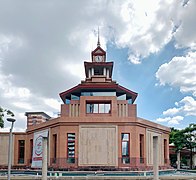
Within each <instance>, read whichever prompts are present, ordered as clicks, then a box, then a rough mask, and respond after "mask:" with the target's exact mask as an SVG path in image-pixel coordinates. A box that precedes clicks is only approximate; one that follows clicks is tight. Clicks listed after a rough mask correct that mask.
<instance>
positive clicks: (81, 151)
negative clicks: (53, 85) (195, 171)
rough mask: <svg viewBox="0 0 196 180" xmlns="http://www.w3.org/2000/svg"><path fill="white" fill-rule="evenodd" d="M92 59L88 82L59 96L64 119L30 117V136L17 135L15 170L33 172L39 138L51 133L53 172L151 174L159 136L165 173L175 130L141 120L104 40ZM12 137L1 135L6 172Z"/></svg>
mask: <svg viewBox="0 0 196 180" xmlns="http://www.w3.org/2000/svg"><path fill="white" fill-rule="evenodd" d="M91 58H92V59H91V61H90V62H84V67H85V75H86V78H85V80H84V81H81V83H80V84H78V85H77V86H75V87H72V88H71V89H68V90H66V91H64V92H61V93H60V97H61V99H62V101H63V104H62V105H61V113H60V116H59V117H57V118H50V117H49V116H48V115H47V114H45V113H44V112H27V113H26V114H25V115H26V116H27V129H26V132H24V133H17V132H15V133H13V139H14V141H13V142H14V144H13V157H14V158H13V162H12V166H13V167H17V168H19V167H21V168H25V167H31V165H32V156H33V157H34V152H35V153H37V154H38V155H40V154H41V153H42V149H41V148H40V147H41V142H42V141H41V139H39V138H40V137H41V135H38V134H39V133H40V132H43V131H45V132H46V131H47V135H46V136H48V166H49V167H50V168H52V169H58V170H59V169H60V170H68V169H69V170H94V169H102V170H151V169H152V167H153V137H154V136H156V137H158V145H159V151H158V158H159V167H160V169H166V168H168V167H170V163H169V132H170V129H169V128H167V127H165V126H162V125H160V124H156V123H154V122H151V121H148V120H145V119H142V118H139V117H137V105H136V104H134V102H135V100H136V98H137V93H136V92H133V91H131V90H129V89H127V88H125V87H123V86H121V85H119V84H118V83H116V82H115V81H113V80H112V74H113V65H114V64H113V62H107V61H106V52H105V51H104V50H103V49H102V48H101V47H100V43H99V41H98V44H97V48H96V49H95V50H94V51H92V53H91ZM8 138H9V134H8V133H0V148H1V153H0V166H1V167H5V166H6V165H7V156H8ZM33 147H34V148H33ZM37 159H39V158H37ZM33 160H36V158H33Z"/></svg>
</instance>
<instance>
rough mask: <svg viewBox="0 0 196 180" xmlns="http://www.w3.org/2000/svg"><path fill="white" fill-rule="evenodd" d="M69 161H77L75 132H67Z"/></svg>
mask: <svg viewBox="0 0 196 180" xmlns="http://www.w3.org/2000/svg"><path fill="white" fill-rule="evenodd" d="M67 162H68V163H75V133H68V134H67Z"/></svg>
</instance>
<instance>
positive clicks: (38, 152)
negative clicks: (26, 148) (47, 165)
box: [31, 129, 48, 168]
mask: <svg viewBox="0 0 196 180" xmlns="http://www.w3.org/2000/svg"><path fill="white" fill-rule="evenodd" d="M43 137H48V129H47V130H44V131H40V132H36V133H34V138H33V156H32V164H31V167H32V168H41V167H42V154H43V146H42V143H43V141H42V139H43Z"/></svg>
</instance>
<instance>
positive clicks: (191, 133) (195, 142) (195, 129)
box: [182, 124, 196, 169]
mask: <svg viewBox="0 0 196 180" xmlns="http://www.w3.org/2000/svg"><path fill="white" fill-rule="evenodd" d="M182 132H183V134H184V138H185V145H184V146H185V148H186V149H188V150H189V151H190V169H192V168H193V149H194V148H195V147H196V124H190V125H189V126H188V127H186V128H185V129H183V130H182Z"/></svg>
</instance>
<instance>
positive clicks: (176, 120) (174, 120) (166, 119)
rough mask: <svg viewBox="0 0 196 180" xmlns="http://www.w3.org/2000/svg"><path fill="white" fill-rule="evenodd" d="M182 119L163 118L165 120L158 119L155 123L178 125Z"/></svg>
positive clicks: (178, 117) (175, 117)
mask: <svg viewBox="0 0 196 180" xmlns="http://www.w3.org/2000/svg"><path fill="white" fill-rule="evenodd" d="M183 119H184V117H183V116H174V117H165V118H158V119H157V120H156V121H157V122H168V124H179V122H180V121H182V120H183Z"/></svg>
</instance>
